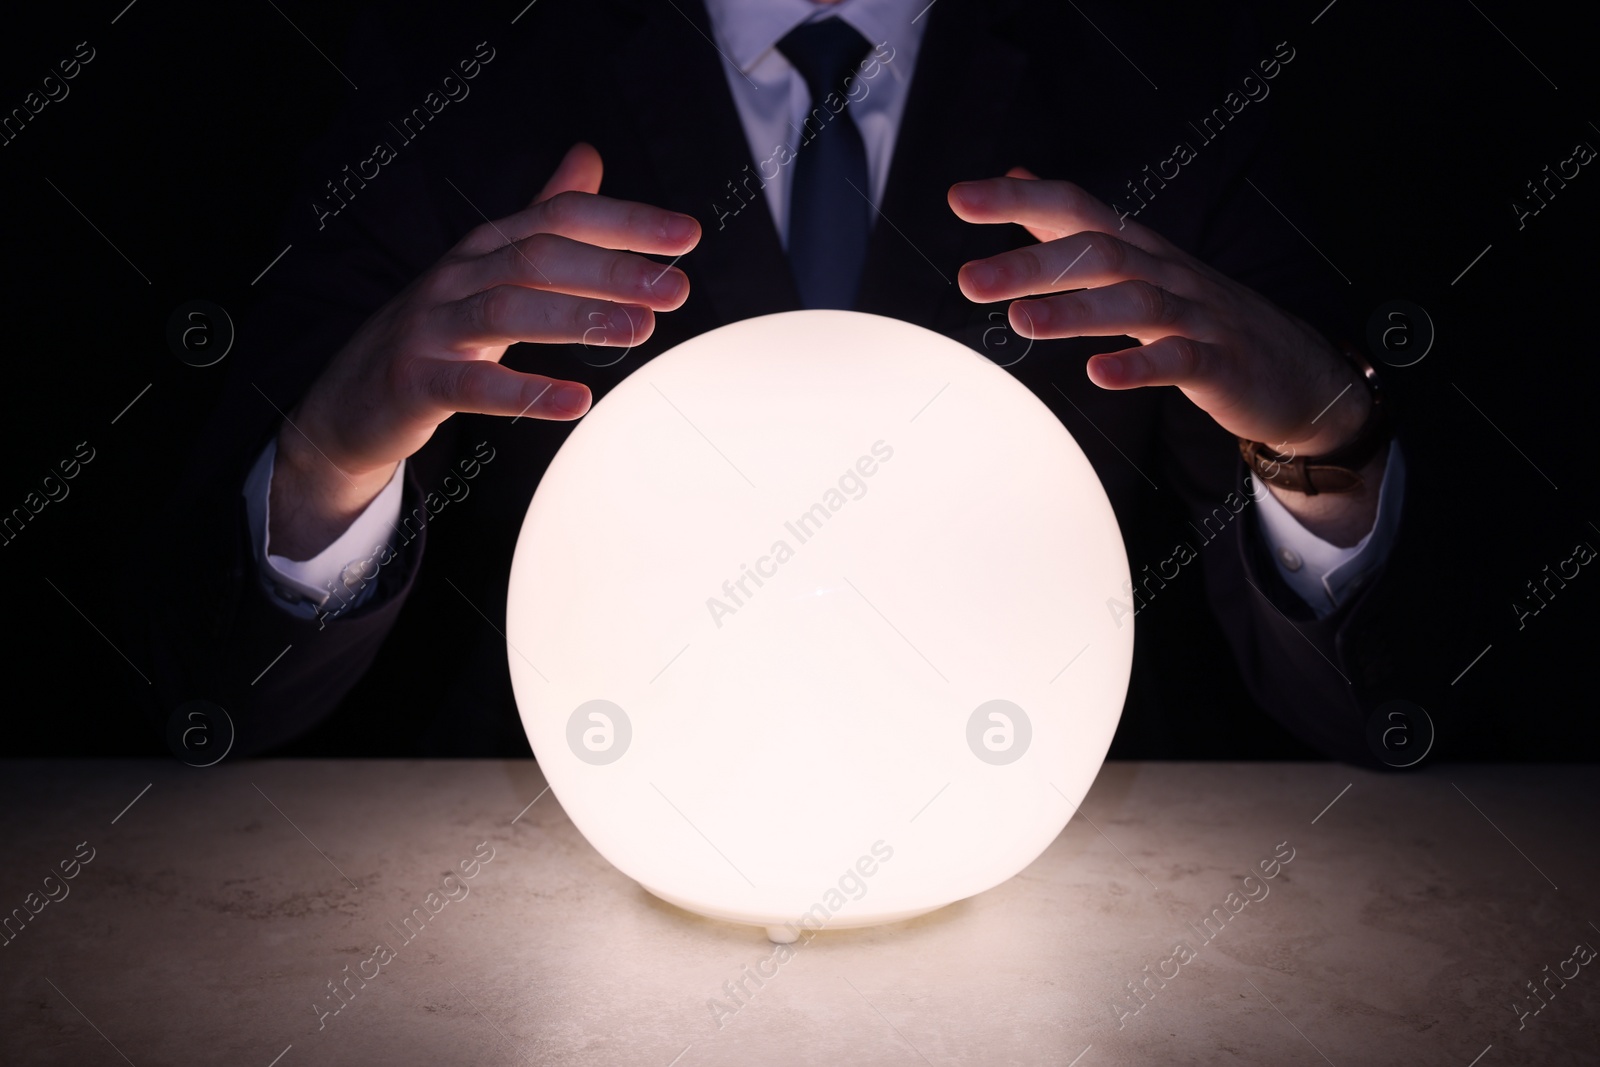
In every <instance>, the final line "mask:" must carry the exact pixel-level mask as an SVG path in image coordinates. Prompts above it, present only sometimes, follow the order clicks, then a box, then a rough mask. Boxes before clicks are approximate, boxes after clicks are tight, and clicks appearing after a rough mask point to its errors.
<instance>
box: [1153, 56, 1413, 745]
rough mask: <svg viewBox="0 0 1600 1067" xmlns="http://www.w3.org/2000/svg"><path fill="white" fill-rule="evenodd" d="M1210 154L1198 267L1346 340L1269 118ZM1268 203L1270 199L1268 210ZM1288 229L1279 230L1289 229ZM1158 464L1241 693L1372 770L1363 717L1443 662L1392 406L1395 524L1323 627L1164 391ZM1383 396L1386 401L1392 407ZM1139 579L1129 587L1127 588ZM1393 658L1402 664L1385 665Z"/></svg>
mask: <svg viewBox="0 0 1600 1067" xmlns="http://www.w3.org/2000/svg"><path fill="white" fill-rule="evenodd" d="M1239 40H1240V41H1245V40H1251V42H1252V43H1250V44H1249V45H1247V46H1245V45H1241V48H1240V50H1239V52H1238V54H1237V55H1235V56H1233V57H1230V58H1229V59H1228V60H1227V61H1226V63H1225V69H1226V70H1228V71H1229V72H1230V74H1231V73H1232V72H1236V71H1240V70H1249V69H1250V65H1251V61H1252V60H1254V59H1255V58H1257V56H1256V54H1255V52H1256V51H1259V49H1260V45H1259V44H1256V43H1254V41H1253V39H1251V38H1249V37H1248V35H1241V37H1240V38H1239ZM1250 108H1253V110H1250V109H1247V110H1246V113H1245V114H1242V115H1240V116H1239V118H1237V119H1236V120H1235V121H1234V123H1233V124H1232V125H1230V126H1229V127H1228V129H1227V131H1226V133H1225V135H1224V136H1223V137H1220V138H1218V141H1217V143H1216V144H1215V145H1208V146H1207V147H1206V148H1205V149H1204V150H1205V151H1206V152H1208V153H1215V160H1216V165H1215V166H1214V168H1213V169H1212V170H1211V171H1210V173H1209V174H1208V180H1209V181H1210V182H1211V185H1212V189H1211V195H1210V200H1209V205H1208V211H1207V218H1206V221H1205V224H1204V226H1203V228H1202V230H1201V234H1200V238H1199V241H1198V247H1195V248H1191V249H1190V250H1191V251H1192V252H1194V254H1196V255H1197V256H1198V257H1199V258H1201V259H1202V260H1204V261H1205V262H1207V263H1209V264H1211V265H1212V266H1214V267H1216V268H1217V269H1219V270H1221V271H1222V272H1223V273H1225V274H1227V275H1228V276H1229V277H1231V278H1233V279H1235V280H1237V281H1239V282H1241V283H1243V284H1245V285H1248V286H1250V287H1251V288H1252V289H1255V290H1256V291H1257V292H1260V293H1262V294H1263V295H1265V296H1267V297H1268V298H1269V299H1271V300H1273V301H1274V302H1275V303H1277V304H1278V305H1279V306H1280V307H1283V308H1285V309H1287V310H1288V311H1290V312H1292V313H1294V314H1296V315H1298V316H1299V317H1301V318H1303V319H1305V320H1306V321H1307V322H1309V323H1311V324H1312V325H1313V326H1315V327H1317V328H1318V329H1319V330H1321V331H1322V332H1323V333H1324V334H1325V335H1326V336H1328V337H1329V338H1330V339H1331V340H1335V341H1338V340H1342V339H1350V340H1356V339H1357V338H1358V337H1359V333H1358V330H1357V326H1356V324H1355V323H1354V322H1353V321H1352V320H1351V318H1350V317H1349V316H1348V313H1347V311H1346V310H1345V308H1344V306H1343V304H1342V301H1341V300H1340V298H1339V294H1340V292H1341V291H1342V290H1344V289H1345V287H1346V285H1347V283H1346V281H1345V280H1344V279H1343V278H1341V276H1340V274H1339V273H1338V270H1337V268H1336V267H1334V266H1333V265H1332V264H1330V263H1329V262H1328V261H1326V260H1325V259H1324V258H1322V256H1321V254H1320V253H1319V252H1318V251H1317V250H1316V249H1315V248H1313V247H1312V246H1311V245H1310V243H1309V239H1308V238H1307V237H1306V236H1304V234H1303V233H1302V232H1300V231H1299V230H1297V229H1296V227H1297V226H1298V227H1300V228H1302V229H1304V228H1305V227H1311V228H1312V232H1316V224H1315V219H1316V218H1317V214H1316V212H1315V210H1314V209H1313V206H1312V205H1309V204H1306V203H1305V202H1303V201H1301V200H1300V199H1299V198H1298V197H1297V196H1296V195H1295V191H1294V185H1295V183H1294V180H1293V175H1292V174H1291V173H1290V172H1289V170H1288V168H1286V167H1285V166H1284V165H1283V164H1282V162H1281V160H1280V159H1279V157H1278V156H1277V155H1276V153H1275V152H1274V151H1273V149H1272V147H1271V138H1270V134H1269V124H1268V122H1267V107H1266V106H1265V105H1263V104H1251V105H1250ZM1269 197H1270V202H1269V199H1268V198H1269ZM1291 220H1292V221H1291ZM1167 393H1168V396H1167V397H1166V398H1165V399H1164V404H1165V405H1166V410H1165V411H1164V412H1163V418H1162V420H1161V425H1162V427H1163V430H1162V437H1163V442H1162V443H1163V446H1164V447H1163V454H1164V456H1165V457H1166V459H1165V462H1166V464H1167V470H1166V473H1167V476H1168V478H1169V480H1170V484H1172V485H1174V486H1175V487H1176V488H1177V489H1178V492H1179V494H1180V496H1181V497H1182V499H1183V501H1184V506H1185V509H1186V510H1187V512H1188V513H1189V516H1190V521H1191V523H1192V528H1193V529H1194V530H1195V531H1196V536H1197V538H1199V539H1202V540H1203V539H1205V538H1208V537H1211V536H1212V531H1219V532H1218V533H1217V534H1216V536H1215V544H1214V546H1213V547H1209V548H1205V549H1204V550H1203V552H1202V553H1201V558H1202V559H1203V561H1204V563H1203V568H1204V572H1205V580H1206V592H1207V598H1208V600H1209V602H1210V606H1211V609H1212V611H1213V613H1214V614H1215V616H1216V617H1217V618H1218V620H1219V621H1220V623H1221V624H1222V627H1223V630H1224V632H1225V634H1226V636H1227V639H1228V641H1229V643H1230V645H1231V646H1232V650H1233V653H1234V656H1235V658H1236V660H1237V662H1238V664H1239V666H1240V668H1241V672H1242V674H1243V677H1244V679H1245V682H1246V684H1247V686H1248V688H1249V689H1250V691H1251V693H1252V695H1253V696H1254V697H1255V698H1256V700H1257V702H1258V703H1259V704H1260V705H1261V706H1262V708H1263V709H1264V710H1265V711H1267V713H1268V714H1270V715H1271V716H1272V717H1273V718H1275V719H1276V720H1277V721H1278V722H1280V723H1281V724H1282V725H1283V726H1284V727H1286V728H1287V729H1288V730H1289V731H1290V732H1291V733H1293V734H1295V735H1296V736H1297V737H1299V738H1300V739H1301V740H1303V741H1305V742H1307V743H1308V744H1310V745H1312V746H1313V747H1315V748H1317V749H1318V750H1320V751H1322V752H1324V753H1326V754H1327V755H1329V756H1331V757H1333V758H1336V759H1340V760H1344V761H1347V762H1350V763H1355V764H1361V765H1368V766H1381V765H1383V764H1382V763H1381V761H1380V760H1379V759H1378V753H1377V752H1376V751H1375V750H1374V749H1373V748H1372V747H1371V746H1370V745H1369V743H1368V740H1367V723H1368V721H1369V717H1370V716H1371V715H1372V713H1373V711H1374V710H1375V709H1376V708H1377V707H1378V706H1380V705H1381V704H1382V703H1384V702H1385V701H1386V700H1388V699H1392V698H1394V697H1402V696H1403V697H1414V696H1415V695H1417V694H1420V693H1423V692H1426V691H1428V690H1429V689H1430V688H1431V687H1432V686H1433V682H1432V679H1433V678H1434V677H1435V676H1436V674H1435V673H1434V672H1437V671H1442V670H1443V669H1444V668H1443V667H1442V665H1439V664H1437V663H1434V662H1432V660H1433V657H1432V656H1431V655H1429V654H1428V651H1427V650H1426V649H1423V648H1420V647H1418V646H1419V642H1418V640H1417V630H1418V620H1417V618H1416V615H1415V614H1414V611H1413V610H1412V609H1411V605H1417V604H1431V605H1437V606H1442V605H1443V603H1444V601H1443V600H1441V594H1440V590H1438V589H1437V588H1434V587H1433V586H1432V585H1429V584H1428V581H1429V579H1427V578H1426V576H1427V575H1429V574H1436V573H1437V568H1436V567H1429V566H1427V565H1426V564H1422V563H1419V556H1420V555H1421V554H1422V553H1424V552H1425V551H1426V549H1425V545H1426V543H1427V542H1428V541H1429V540H1430V539H1431V538H1433V537H1435V536H1436V534H1434V533H1430V528H1431V527H1432V526H1434V525H1436V521H1435V520H1436V519H1437V518H1438V515H1437V503H1438V501H1437V499H1436V497H1435V494H1433V493H1431V492H1430V488H1431V486H1430V482H1431V481H1433V478H1434V475H1433V466H1432V464H1433V463H1434V461H1435V453H1434V451H1433V450H1431V449H1429V448H1428V447H1426V442H1422V441H1417V440H1414V439H1413V438H1412V437H1411V436H1410V434H1411V427H1410V426H1409V425H1408V423H1407V419H1406V412H1405V410H1404V408H1403V406H1399V405H1397V407H1398V408H1399V410H1398V411H1397V419H1396V422H1397V439H1398V440H1399V441H1400V442H1401V447H1402V448H1403V449H1404V452H1405V456H1406V459H1407V466H1408V477H1407V478H1406V479H1405V482H1406V484H1405V488H1404V492H1403V494H1402V496H1401V499H1400V501H1399V504H1400V507H1399V514H1400V522H1399V526H1398V529H1397V530H1396V531H1395V535H1394V541H1393V543H1392V545H1391V546H1390V548H1389V551H1388V553H1387V558H1386V559H1385V560H1384V561H1382V562H1381V563H1379V564H1378V565H1377V566H1376V567H1375V568H1373V569H1372V570H1371V571H1369V572H1368V573H1367V574H1365V575H1364V576H1363V577H1362V578H1361V579H1360V580H1359V581H1358V582H1357V583H1355V584H1354V586H1353V587H1352V588H1350V589H1348V590H1347V591H1346V595H1345V596H1344V599H1343V601H1342V602H1341V603H1340V604H1339V606H1338V607H1337V608H1336V609H1335V610H1333V611H1332V612H1331V613H1328V614H1327V615H1326V616H1325V617H1323V618H1317V617H1316V613H1315V612H1313V611H1312V610H1311V608H1310V607H1309V606H1308V605H1307V604H1306V602H1305V601H1304V600H1303V599H1302V598H1301V597H1299V596H1298V595H1296V594H1295V593H1294V591H1293V590H1292V589H1290V588H1289V586H1288V585H1287V584H1286V583H1285V582H1284V580H1283V578H1282V576H1281V574H1280V573H1279V571H1278V568H1277V566H1276V564H1275V561H1274V560H1273V558H1272V556H1271V549H1270V547H1269V545H1268V544H1267V541H1266V539H1265V538H1264V537H1263V535H1262V532H1261V528H1260V523H1259V521H1258V518H1257V516H1256V515H1255V514H1253V510H1254V508H1255V505H1254V504H1253V502H1252V501H1251V498H1250V494H1249V489H1248V482H1247V471H1246V469H1245V466H1244V464H1243V462H1242V461H1241V460H1240V459H1239V457H1238V452H1237V449H1236V447H1235V445H1234V441H1233V438H1232V437H1231V436H1229V435H1228V434H1227V433H1226V432H1224V431H1222V430H1221V429H1220V428H1219V427H1217V426H1216V425H1215V423H1213V422H1211V421H1210V419H1209V418H1207V417H1206V416H1205V415H1204V414H1203V413H1202V412H1200V411H1199V409H1197V408H1196V407H1194V405H1193V404H1191V403H1190V402H1189V401H1188V400H1187V399H1186V398H1185V397H1184V396H1183V395H1182V394H1181V393H1179V392H1178V391H1177V390H1167ZM1391 398H1392V394H1391ZM1136 581H1137V577H1136ZM1402 648H1409V649H1412V650H1413V652H1414V654H1413V655H1409V656H1406V657H1405V658H1404V659H1402V658H1401V657H1399V656H1397V655H1396V651H1397V650H1399V649H1402Z"/></svg>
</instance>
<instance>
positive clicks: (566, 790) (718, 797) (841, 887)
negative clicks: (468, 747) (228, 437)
mask: <svg viewBox="0 0 1600 1067" xmlns="http://www.w3.org/2000/svg"><path fill="white" fill-rule="evenodd" d="M1127 580H1128V562H1127V557H1126V555H1125V553H1124V551H1123V546H1122V538H1121V536H1120V533H1119V531H1118V528H1117V522H1116V518H1115V517H1114V516H1113V514H1112V511H1111V505H1110V503H1109V501H1108V500H1107V499H1106V495H1105V492H1104V490H1103V489H1102V488H1101V486H1100V482H1099V480H1098V479H1097V478H1096V476H1095V473H1094V471H1093V469H1092V468H1091V467H1090V465H1089V462H1088V460H1087V459H1086V458H1085V457H1084V455H1083V452H1082V451H1081V450H1080V449H1079V448H1078V445H1077V443H1076V442H1075V441H1074V440H1073V439H1072V437H1071V435H1069V434H1068V432H1067V430H1066V428H1065V427H1063V426H1062V424H1061V422H1060V421H1059V420H1057V419H1056V417H1055V416H1054V415H1053V414H1052V413H1051V412H1050V410H1049V409H1048V408H1046V407H1045V405H1044V404H1043V403H1041V402H1040V400H1039V399H1038V398H1037V397H1035V396H1034V395H1033V393H1032V392H1030V391H1029V390H1028V389H1027V388H1026V387H1024V386H1023V385H1021V384H1020V383H1018V382H1017V381H1016V379H1014V378H1013V377H1012V376H1011V374H1010V373H1009V372H1007V371H1005V370H1003V369H1001V368H999V367H997V366H996V365H995V364H994V363H992V362H991V361H990V360H988V359H986V358H984V357H983V356H982V355H979V354H978V353H976V352H973V351H972V350H970V349H968V348H967V347H965V346H963V345H961V344H959V343H957V342H955V341H952V340H950V339H948V338H946V337H943V336H941V335H939V334H935V333H932V332H930V331H928V330H925V329H922V328H920V327H918V326H913V325H910V324H908V323H905V322H901V321H898V320H895V319H888V318H882V317H878V316H873V315H863V314H859V313H855V312H845V311H801V312H787V313H784V314H778V315H768V316H764V317H761V318H756V319H749V320H746V321H743V322H737V323H734V324H732V325H729V326H725V327H722V328H721V329H718V330H714V331H712V332H710V333H706V334H703V335H701V336H699V337H696V338H694V339H692V340H690V341H687V342H685V343H683V344H681V345H679V346H677V347H676V348H673V349H672V350H670V351H668V352H666V353H663V354H662V355H660V356H658V357H657V358H655V359H653V360H651V361H650V362H649V363H647V364H645V365H644V366H642V367H640V368H639V369H638V370H637V371H635V372H634V373H633V374H632V375H630V376H629V377H628V378H627V379H626V380H624V381H623V382H622V383H621V384H620V385H618V386H617V387H616V388H615V389H613V390H612V391H611V392H610V393H609V394H608V395H606V396H605V397H604V398H603V399H602V400H600V401H599V402H598V403H597V404H596V405H595V406H594V408H593V410H592V411H590V413H589V414H588V415H587V416H586V417H585V418H584V419H583V421H582V422H581V423H579V424H578V425H577V426H576V427H575V428H574V429H573V431H572V434H571V436H570V437H569V438H568V439H567V441H566V443H565V444H564V445H563V446H562V448H561V450H560V452H559V453H558V454H557V455H556V457H555V460H554V461H553V462H552V463H551V465H550V468H549V470H548V472H547V473H546V474H545V476H544V479H543V481H542V482H541V484H540V485H539V489H538V492H537V493H536V494H535V496H534V498H533V502H532V503H531V504H530V505H529V508H528V514H527V518H526V521H525V522H524V523H523V527H522V533H521V537H520V539H519V541H518V543H517V549H516V555H515V558H514V560H513V562H512V567H511V579H510V594H509V595H510V599H509V604H508V606H507V616H506V637H507V643H508V645H509V651H508V655H509V658H510V664H511V675H512V681H513V684H514V686H515V690H516V697H517V704H518V707H519V710H520V713H521V716H522V722H523V726H524V728H525V729H526V730H527V734H528V740H529V742H530V744H531V745H532V746H533V751H534V753H535V754H536V755H537V757H538V760H539V765H540V767H541V768H542V769H543V771H544V773H545V775H546V777H547V778H548V780H549V783H550V788H551V789H552V790H553V791H554V793H555V795H556V797H557V798H559V800H560V802H561V805H562V807H563V808H565V810H566V812H567V814H568V815H569V816H570V817H571V819H572V822H573V823H574V825H576V826H577V828H578V830H579V831H581V832H582V834H583V835H584V837H585V838H587V839H588V841H589V842H590V843H591V844H592V845H593V846H594V847H595V849H597V850H598V851H599V852H600V854H601V855H603V856H604V857H605V858H606V859H607V860H609V861H610V862H611V863H612V864H614V865H615V866H616V867H617V868H618V869H619V870H621V871H622V872H623V873H624V874H626V875H628V876H629V877H630V878H633V879H634V880H636V881H637V882H638V883H639V884H640V885H642V886H643V887H644V888H645V889H647V890H649V891H650V892H651V893H653V894H655V895H656V896H658V897H660V898H662V899H663V900H666V901H669V902H671V903H673V904H676V905H678V906H680V907H683V908H686V909H689V910H691V911H694V912H698V913H700V914H703V915H707V916H711V917H714V918H718V919H724V920H729V921H733V922H740V923H750V924H754V925H758V926H763V927H767V928H768V931H769V936H771V937H772V938H773V939H774V940H783V941H788V940H793V939H794V938H795V936H796V935H797V934H798V933H799V932H801V930H802V929H804V928H812V929H815V928H818V927H822V926H827V927H850V926H864V925H869V924H874V923H885V922H893V921H896V920H899V919H904V918H908V917H910V916H913V915H917V914H920V913H923V912H927V911H930V910H932V909H934V908H938V907H941V906H943V905H945V904H949V903H951V902H954V901H957V900H961V899H964V898H966V897H969V896H972V895H973V894H975V893H980V892H982V891H983V890H985V889H989V888H990V887H992V886H995V885H998V884H999V883H1001V882H1003V881H1005V880H1006V879H1008V878H1010V877H1011V876H1012V875H1014V874H1016V873H1017V872H1018V871H1020V870H1022V869H1023V868H1024V867H1026V866H1027V865H1028V864H1029V863H1031V862H1032V861H1033V860H1034V859H1035V858H1036V857H1037V856H1038V855H1039V854H1040V853H1041V852H1043V851H1044V849H1045V848H1046V847H1047V846H1048V845H1049V844H1050V842H1051V841H1052V840H1054V838H1055V837H1056V835H1057V834H1059V833H1060V832H1061V830H1062V828H1063V827H1064V826H1065V825H1066V823H1067V820H1068V819H1069V818H1070V817H1071V815H1072V813H1073V812H1074V811H1075V810H1076V808H1077V805H1078V803H1079V802H1080V801H1081V800H1082V799H1083V795H1084V793H1085V792H1086V791H1087V790H1088V788H1089V786H1090V784H1091V783H1092V782H1093V780H1094V778H1095V775H1096V774H1097V773H1098V771H1099V769H1100V765H1101V763H1102V761H1103V760H1104V759H1105V754H1106V749H1107V747H1108V746H1109V745H1110V743H1111V736H1112V733H1113V731H1114V730H1115V729H1116V725H1117V720H1118V718H1119V717H1120V715H1121V708H1122V702H1123V698H1124V696H1125V695H1126V691H1127V685H1128V677H1129V671H1130V668H1131V664H1132V656H1133V626H1132V624H1131V619H1127V618H1124V619H1122V620H1121V622H1122V624H1121V625H1119V624H1118V622H1117V620H1116V618H1115V617H1114V615H1113V613H1112V612H1111V611H1109V610H1108V608H1107V600H1108V598H1112V597H1121V596H1122V595H1123V589H1124V583H1126V582H1127Z"/></svg>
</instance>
